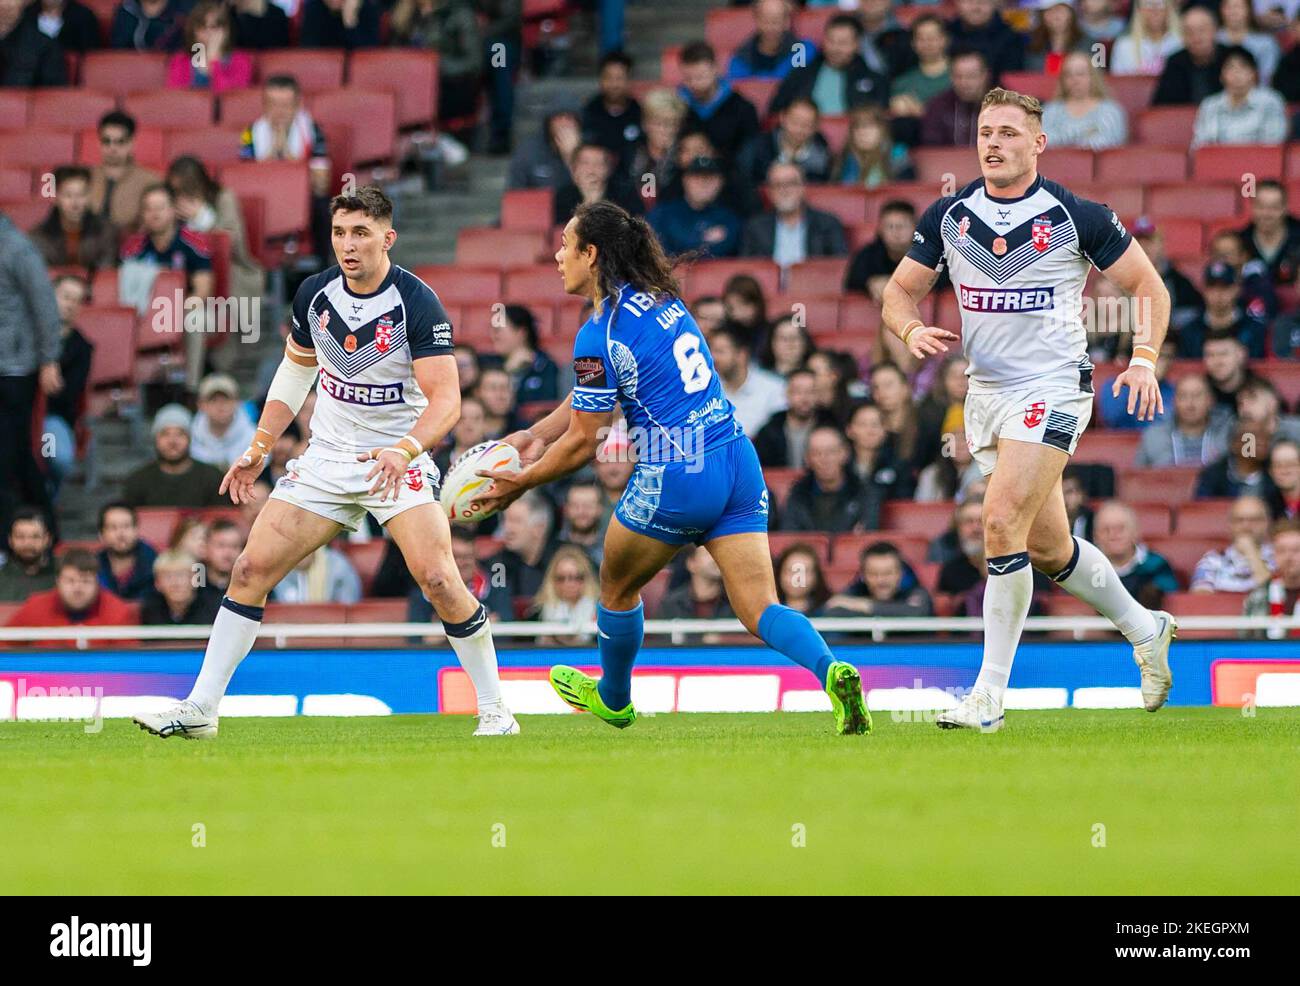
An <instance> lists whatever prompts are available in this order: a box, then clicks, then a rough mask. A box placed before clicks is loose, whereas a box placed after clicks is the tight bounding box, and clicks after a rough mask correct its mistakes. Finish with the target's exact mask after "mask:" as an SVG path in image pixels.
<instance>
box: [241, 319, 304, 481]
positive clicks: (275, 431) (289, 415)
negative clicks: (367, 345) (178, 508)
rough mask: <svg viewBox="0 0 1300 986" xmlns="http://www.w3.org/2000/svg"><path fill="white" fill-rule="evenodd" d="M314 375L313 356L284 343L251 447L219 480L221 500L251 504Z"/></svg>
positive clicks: (294, 345)
mask: <svg viewBox="0 0 1300 986" xmlns="http://www.w3.org/2000/svg"><path fill="white" fill-rule="evenodd" d="M316 372H317V365H316V354H315V353H314V352H312V351H311V350H310V349H307V348H304V347H303V346H299V345H298V344H297V343H295V342H294V341H293V339H288V340H286V342H285V345H284V359H283V361H281V363H280V368H279V369H278V370H276V372H275V378H274V379H273V380H272V381H271V389H270V390H269V391H268V392H267V396H266V406H265V407H263V408H262V417H261V418H260V419H259V420H258V422H257V431H256V432H254V433H253V441H252V444H250V445H249V446H248V448H247V449H245V450H244V454H243V455H241V456H240V457H239V458H238V459H236V460H235V461H234V462H232V463H231V465H230V468H229V469H228V470H227V471H226V475H225V476H224V477H223V478H222V480H221V486H220V488H219V492H220V494H221V495H222V496H225V495H226V493H227V492H229V493H230V500H231V502H232V503H236V504H240V503H250V502H252V496H253V484H254V483H255V482H256V481H257V477H258V476H260V475H262V470H263V469H264V468H265V467H266V459H267V456H269V455H270V454H271V448H272V446H274V445H275V443H276V442H277V441H279V439H280V436H281V435H282V434H284V430H285V429H286V428H288V427H289V422H291V421H292V420H293V419H294V418H295V417H296V416H297V414H298V411H299V410H300V409H301V408H302V405H303V401H305V400H306V399H307V392H308V391H310V390H311V388H312V385H313V384H314V383H315V382H316Z"/></svg>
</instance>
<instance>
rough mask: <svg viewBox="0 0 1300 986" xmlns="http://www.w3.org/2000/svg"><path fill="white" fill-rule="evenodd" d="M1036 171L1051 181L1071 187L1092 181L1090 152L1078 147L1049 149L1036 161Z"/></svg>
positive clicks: (1091, 157) (1091, 156) (1091, 155)
mask: <svg viewBox="0 0 1300 986" xmlns="http://www.w3.org/2000/svg"><path fill="white" fill-rule="evenodd" d="M1038 171H1039V173H1040V174H1041V175H1042V176H1043V177H1044V178H1047V179H1049V180H1051V181H1055V182H1059V183H1060V184H1062V185H1065V186H1067V187H1073V186H1074V185H1078V184H1080V183H1084V182H1090V181H1092V179H1093V154H1092V151H1087V150H1083V149H1081V148H1078V147H1058V148H1055V149H1053V148H1051V147H1049V148H1048V149H1047V151H1046V152H1045V153H1044V154H1043V156H1042V157H1041V158H1039V159H1038Z"/></svg>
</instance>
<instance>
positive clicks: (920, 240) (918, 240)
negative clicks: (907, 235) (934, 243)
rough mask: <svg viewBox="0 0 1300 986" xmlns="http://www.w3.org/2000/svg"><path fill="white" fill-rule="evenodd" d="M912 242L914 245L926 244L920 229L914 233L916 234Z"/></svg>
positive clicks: (913, 235)
mask: <svg viewBox="0 0 1300 986" xmlns="http://www.w3.org/2000/svg"><path fill="white" fill-rule="evenodd" d="M912 242H913V243H924V242H925V237H924V236H923V235H921V231H920V230H919V229H918V230H917V231H916V232H914V233H913V234H912Z"/></svg>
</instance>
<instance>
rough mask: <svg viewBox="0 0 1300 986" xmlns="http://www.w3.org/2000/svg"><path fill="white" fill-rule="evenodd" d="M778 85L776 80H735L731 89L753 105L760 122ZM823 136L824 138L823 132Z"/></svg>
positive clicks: (765, 114)
mask: <svg viewBox="0 0 1300 986" xmlns="http://www.w3.org/2000/svg"><path fill="white" fill-rule="evenodd" d="M778 85H780V83H779V82H778V81H777V80H776V79H737V80H736V81H735V82H733V83H732V84H731V88H732V89H734V90H736V92H737V93H739V94H740V95H741V96H744V97H745V98H746V99H748V100H749V101H750V102H751V103H753V104H754V109H756V110H758V118H759V119H760V120H761V119H763V117H765V116H767V108H768V107H769V106H771V105H772V97H773V96H775V95H776V88H777V86H778ZM823 122H825V121H823ZM823 136H826V134H825V132H824V131H823ZM826 139H827V140H829V139H830V137H829V136H826Z"/></svg>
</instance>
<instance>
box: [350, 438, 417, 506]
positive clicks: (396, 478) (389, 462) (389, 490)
mask: <svg viewBox="0 0 1300 986" xmlns="http://www.w3.org/2000/svg"><path fill="white" fill-rule="evenodd" d="M357 461H358V462H373V463H374V465H373V466H371V467H370V471H369V472H368V473H366V482H367V483H370V484H371V486H370V495H371V496H376V495H377V496H378V497H379V501H380V502H381V503H382V502H384V501H385V500H389V499H392V500H396V499H397V495H398V494H399V493H400V492H401V491H402V478H403V477H404V476H405V475H406V470H407V469H409V468H410V467H411V460H410V459H408V458H407V457H406V456H405V455H403V454H402V453H401V452H399V451H397V450H396V449H391V448H372V449H371V450H370V451H369V452H362V453H361V454H360V455H358V456H357Z"/></svg>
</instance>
